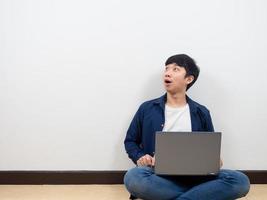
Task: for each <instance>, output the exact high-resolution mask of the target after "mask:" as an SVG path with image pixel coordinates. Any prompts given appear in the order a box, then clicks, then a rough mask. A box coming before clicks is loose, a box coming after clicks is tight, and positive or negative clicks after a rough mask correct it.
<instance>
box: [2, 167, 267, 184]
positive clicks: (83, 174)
mask: <svg viewBox="0 0 267 200" xmlns="http://www.w3.org/2000/svg"><path fill="white" fill-rule="evenodd" d="M125 172H126V171H0V184H11V185H21V184H23V185H39V184H41V185H43V184H48V185H59V184H60V185H61V184H64V185H65V184H72V185H75V184H122V183H123V176H124V174H125ZM242 172H243V173H245V174H246V175H247V176H248V177H249V179H250V182H251V184H267V170H246V171H242Z"/></svg>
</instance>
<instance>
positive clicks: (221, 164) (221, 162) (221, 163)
mask: <svg viewBox="0 0 267 200" xmlns="http://www.w3.org/2000/svg"><path fill="white" fill-rule="evenodd" d="M222 166H223V161H222V159H220V168H221V167H222Z"/></svg>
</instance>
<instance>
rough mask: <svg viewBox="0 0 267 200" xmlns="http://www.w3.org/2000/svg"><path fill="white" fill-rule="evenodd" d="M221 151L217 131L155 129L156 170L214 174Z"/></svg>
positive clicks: (165, 172) (218, 163)
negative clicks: (160, 130)
mask: <svg viewBox="0 0 267 200" xmlns="http://www.w3.org/2000/svg"><path fill="white" fill-rule="evenodd" d="M220 151H221V133H220V132H156V144H155V173H156V174H159V175H216V174H217V173H218V172H219V170H220Z"/></svg>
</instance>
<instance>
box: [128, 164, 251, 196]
mask: <svg viewBox="0 0 267 200" xmlns="http://www.w3.org/2000/svg"><path fill="white" fill-rule="evenodd" d="M124 184H125V186H126V188H127V190H128V191H129V192H130V193H131V194H132V195H134V196H135V197H138V198H141V199H146V200H164V199H174V200H198V199H199V200H209V199H212V200H214V199H216V200H231V199H237V198H241V197H244V196H246V194H247V193H248V191H249V189H250V182H249V179H248V177H247V176H246V175H245V174H243V173H242V172H239V171H235V170H227V169H221V170H220V172H219V174H218V175H216V176H213V177H204V176H203V177H197V176H191V177H190V176H188V177H185V176H159V175H156V174H155V173H154V170H153V169H152V168H150V167H135V168H132V169H130V170H129V171H128V172H127V173H126V174H125V176H124Z"/></svg>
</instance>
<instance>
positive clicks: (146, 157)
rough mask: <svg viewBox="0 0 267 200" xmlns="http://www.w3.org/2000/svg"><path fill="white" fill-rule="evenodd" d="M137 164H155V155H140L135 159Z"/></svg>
mask: <svg viewBox="0 0 267 200" xmlns="http://www.w3.org/2000/svg"><path fill="white" fill-rule="evenodd" d="M137 165H138V166H154V165H155V157H152V156H150V155H148V154H146V155H144V156H142V157H141V158H139V159H138V160H137Z"/></svg>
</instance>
